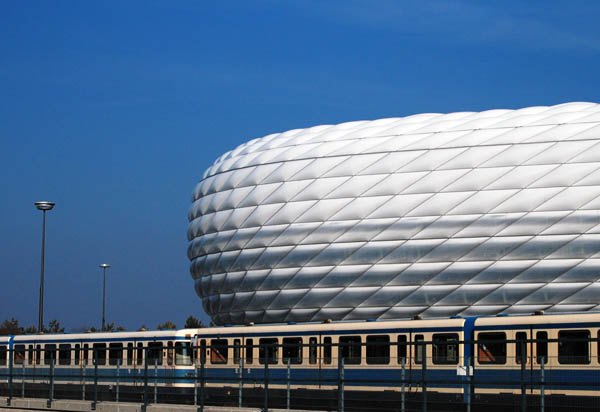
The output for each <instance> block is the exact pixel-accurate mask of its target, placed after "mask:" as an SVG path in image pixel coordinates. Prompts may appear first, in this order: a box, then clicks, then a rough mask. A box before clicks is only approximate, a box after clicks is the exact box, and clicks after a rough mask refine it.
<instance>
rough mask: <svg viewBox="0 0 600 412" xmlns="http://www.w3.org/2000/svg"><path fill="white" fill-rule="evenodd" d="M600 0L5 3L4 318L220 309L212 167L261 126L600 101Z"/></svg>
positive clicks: (76, 324) (0, 235)
mask: <svg viewBox="0 0 600 412" xmlns="http://www.w3.org/2000/svg"><path fill="white" fill-rule="evenodd" d="M598 15H600V3H598V2H597V1H572V2H568V3H565V2H553V1H529V2H520V1H505V2H480V1H441V0H437V1H436V0H434V1H429V2H421V1H402V2H400V1H387V0H378V1H352V0H350V1H309V0H305V1H285V2H279V1H228V2H215V1H183V0H181V1H105V2H82V1H75V0H73V1H28V2H14V1H0V51H1V53H0V95H1V96H2V99H1V100H0V138H1V143H2V146H1V147H2V149H1V150H0V181H1V183H2V186H1V192H0V193H1V196H2V207H3V210H2V213H1V214H0V242H1V247H0V262H2V265H1V266H0V284H1V285H2V287H0V321H1V320H2V319H5V318H7V317H10V316H14V317H15V318H17V319H18V320H19V321H20V322H21V323H22V324H26V325H30V324H37V313H38V288H39V270H40V268H39V265H40V246H41V239H40V238H41V212H38V211H37V210H35V208H34V206H33V202H34V201H37V200H51V201H55V202H56V203H57V206H56V208H55V210H53V211H51V212H49V215H48V225H47V255H46V294H45V316H44V317H45V320H46V324H47V322H48V321H49V320H50V319H55V318H56V319H58V320H59V321H60V322H61V323H62V324H63V325H65V326H66V327H67V329H77V328H81V327H83V326H91V325H95V326H98V325H99V323H100V320H101V297H102V289H101V288H102V283H101V282H102V272H101V270H100V268H99V267H98V264H100V263H103V262H107V263H110V264H111V265H112V267H111V268H110V269H109V272H108V287H107V296H108V298H107V321H109V322H111V321H114V322H116V323H117V324H121V325H123V326H125V327H126V328H128V329H130V330H131V329H135V328H138V327H139V326H140V325H141V324H145V325H147V326H149V327H152V328H153V327H156V325H157V323H159V322H164V321H166V320H171V321H173V322H175V323H176V324H177V325H178V326H183V323H184V321H185V318H187V316H189V315H195V316H197V317H201V318H203V319H204V320H205V321H206V319H207V318H206V315H205V314H204V313H203V312H202V308H201V303H200V299H199V298H198V297H197V296H196V295H195V293H194V291H193V283H192V280H191V277H190V276H189V262H188V260H187V257H186V249H187V239H186V228H187V219H186V214H187V209H188V207H189V205H190V195H191V191H192V189H193V188H194V186H195V184H196V183H197V182H198V181H199V179H200V177H201V175H202V172H203V171H204V170H205V169H206V168H207V167H208V166H210V164H211V163H212V162H213V161H214V159H216V158H217V157H218V156H220V155H221V154H222V153H224V152H225V151H227V150H230V149H232V148H234V147H235V146H237V145H238V144H241V143H243V142H245V141H247V140H249V139H251V138H255V137H260V136H263V135H266V134H269V133H273V132H278V131H285V130H289V129H294V128H301V127H309V126H313V125H317V124H324V123H339V122H344V121H352V120H360V119H377V118H382V117H399V116H405V115H410V114H414V113H421V112H454V111H464V110H467V111H469V110H472V111H479V110H485V109H493V108H519V107H526V106H532V105H553V104H558V103H564V102H568V101H592V102H599V101H600V82H599V81H598V73H600V26H599V25H598V23H597V16H598Z"/></svg>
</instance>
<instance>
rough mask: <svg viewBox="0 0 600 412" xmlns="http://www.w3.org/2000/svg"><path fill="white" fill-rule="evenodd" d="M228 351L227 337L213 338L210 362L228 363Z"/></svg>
mask: <svg viewBox="0 0 600 412" xmlns="http://www.w3.org/2000/svg"><path fill="white" fill-rule="evenodd" d="M228 352H229V348H228V347H227V339H212V340H211V341H210V363H215V364H223V363H227V358H228V355H229V353H228Z"/></svg>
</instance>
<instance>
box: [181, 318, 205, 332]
mask: <svg viewBox="0 0 600 412" xmlns="http://www.w3.org/2000/svg"><path fill="white" fill-rule="evenodd" d="M183 327H184V328H185V329H198V328H203V327H204V324H203V323H202V321H201V320H200V319H198V318H196V317H194V316H192V315H190V316H189V317H188V318H187V319H186V320H185V325H184V326H183Z"/></svg>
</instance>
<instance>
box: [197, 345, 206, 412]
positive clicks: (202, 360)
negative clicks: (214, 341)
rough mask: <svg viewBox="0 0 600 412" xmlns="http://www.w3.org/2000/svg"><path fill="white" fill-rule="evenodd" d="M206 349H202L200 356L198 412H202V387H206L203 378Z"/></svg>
mask: <svg viewBox="0 0 600 412" xmlns="http://www.w3.org/2000/svg"><path fill="white" fill-rule="evenodd" d="M205 351H206V349H204V348H203V349H202V356H200V407H199V408H198V412H204V387H205V385H206V378H205V376H204V372H205V370H204V366H205V365H206V353H205Z"/></svg>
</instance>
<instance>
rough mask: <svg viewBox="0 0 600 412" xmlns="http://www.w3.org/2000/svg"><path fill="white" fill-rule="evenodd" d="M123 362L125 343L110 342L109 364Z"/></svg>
mask: <svg viewBox="0 0 600 412" xmlns="http://www.w3.org/2000/svg"><path fill="white" fill-rule="evenodd" d="M122 363H123V344H122V343H110V344H109V345H108V364H109V365H121V364H122Z"/></svg>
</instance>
